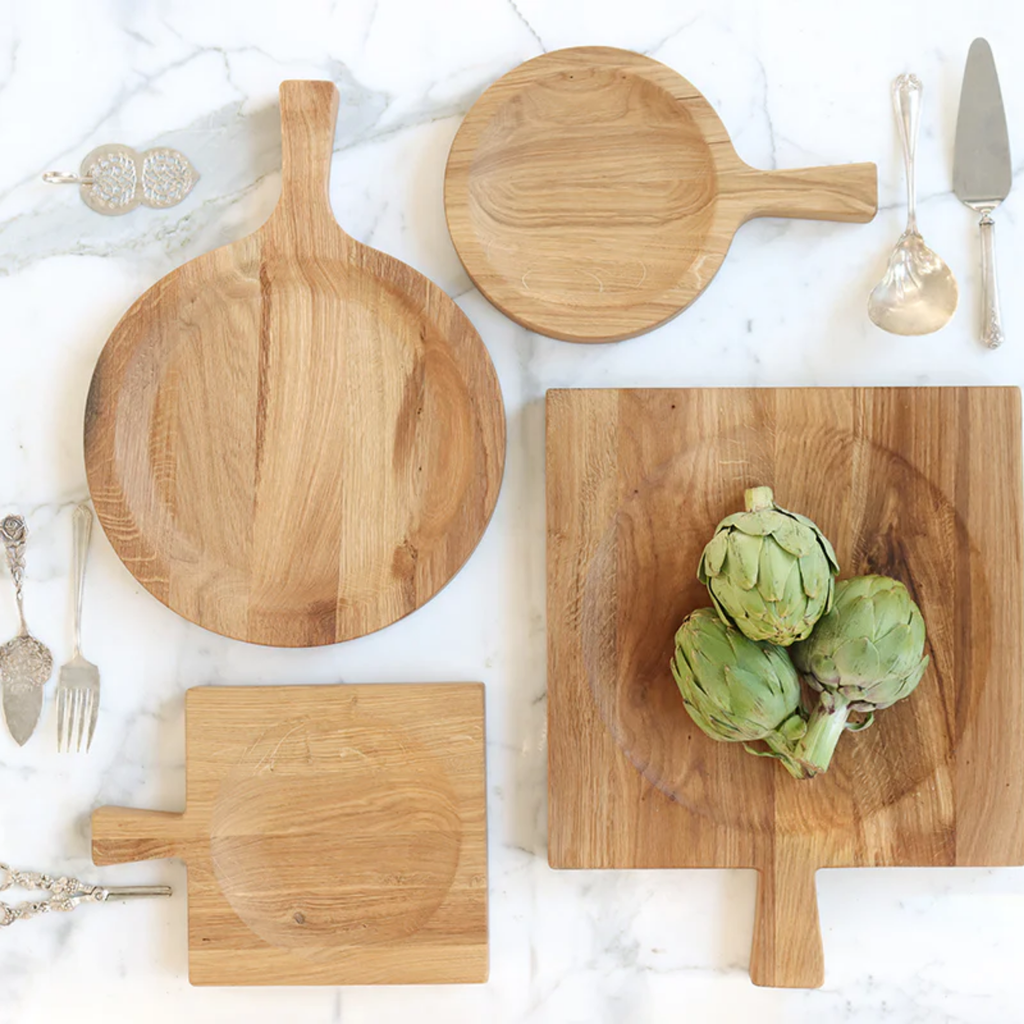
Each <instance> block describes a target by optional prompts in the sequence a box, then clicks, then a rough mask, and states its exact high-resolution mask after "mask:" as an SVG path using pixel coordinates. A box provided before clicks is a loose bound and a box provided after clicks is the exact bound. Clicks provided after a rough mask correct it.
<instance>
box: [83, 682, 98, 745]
mask: <svg viewBox="0 0 1024 1024" xmlns="http://www.w3.org/2000/svg"><path fill="white" fill-rule="evenodd" d="M89 697H90V701H89V709H90V710H89V736H88V738H87V739H86V741H85V752H86V753H87V754H88V753H89V748H90V747H91V746H92V734H93V733H94V732H95V731H96V719H97V718H98V717H99V713H100V695H99V692H98V691H97V690H90V691H89Z"/></svg>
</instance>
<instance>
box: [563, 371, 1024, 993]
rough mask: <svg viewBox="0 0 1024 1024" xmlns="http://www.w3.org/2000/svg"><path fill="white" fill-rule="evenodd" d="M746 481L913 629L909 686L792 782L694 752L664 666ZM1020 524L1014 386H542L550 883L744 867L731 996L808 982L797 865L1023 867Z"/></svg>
mask: <svg viewBox="0 0 1024 1024" xmlns="http://www.w3.org/2000/svg"><path fill="white" fill-rule="evenodd" d="M757 484H767V485H769V486H771V487H773V488H774V490H775V496H776V501H777V502H778V503H779V505H781V506H783V507H785V508H790V509H793V510H795V511H798V512H801V513H803V514H805V515H808V516H810V517H811V518H812V519H813V520H814V521H815V522H817V523H818V525H819V526H820V527H821V528H822V530H823V531H824V532H825V534H826V535H827V536H828V537H829V538H830V539H831V540H832V542H833V544H834V545H835V547H836V551H837V553H838V556H839V561H840V564H841V566H842V573H841V576H842V577H847V576H856V575H861V574H865V573H869V572H877V573H883V574H886V575H890V576H895V577H897V578H898V579H900V580H902V581H903V582H904V583H905V584H906V585H907V586H908V587H909V588H910V590H911V592H912V594H913V595H914V597H915V599H916V600H917V602H918V604H919V605H920V607H921V610H922V613H923V615H924V619H925V623H926V625H927V628H928V653H929V654H930V655H931V665H930V667H929V669H928V671H927V673H926V675H925V676H924V678H923V680H922V681H921V684H920V686H919V687H918V689H917V691H915V693H914V694H913V695H912V696H911V697H910V698H908V699H907V700H905V701H903V702H901V703H900V704H898V705H896V706H894V707H893V708H890V709H888V710H886V711H883V712H881V713H880V714H879V715H878V720H877V722H876V724H875V725H874V726H873V727H872V728H871V729H868V730H867V731H865V732H863V733H860V734H857V735H854V734H848V735H847V736H844V738H843V740H842V742H841V743H840V745H839V748H838V751H837V754H836V757H835V760H834V762H833V766H832V768H831V769H830V771H829V772H828V774H827V775H824V776H821V777H819V778H817V779H814V780H811V781H797V780H795V779H792V778H791V777H790V776H788V775H787V774H786V773H785V771H784V770H783V769H782V768H781V767H780V766H779V765H777V764H776V763H774V762H773V761H771V760H770V759H767V758H755V757H751V756H749V755H748V754H746V753H745V752H744V751H743V749H742V747H741V746H740V745H737V744H728V743H716V742H714V741H712V740H710V739H709V738H708V737H706V736H705V735H704V734H703V733H702V732H700V731H699V730H698V729H697V727H696V726H695V725H694V724H693V723H692V722H691V721H690V719H689V717H688V715H687V713H686V711H685V710H684V708H683V704H682V701H681V699H680V697H679V693H678V690H677V688H676V685H675V683H674V681H673V679H672V676H671V674H670V672H669V660H670V657H671V655H672V651H673V635H674V632H675V630H676V628H677V627H678V625H679V623H680V622H681V621H682V619H683V618H684V617H685V615H686V614H688V613H689V612H690V611H692V610H693V609H694V608H697V607H703V606H707V605H709V604H710V600H709V599H708V595H707V593H706V591H705V590H704V588H703V587H702V586H701V585H700V584H699V583H698V581H697V579H696V569H697V563H698V559H699V557H700V553H701V551H702V549H703V546H704V544H705V543H706V542H707V541H708V540H709V539H710V538H711V536H712V534H713V532H714V529H715V526H716V524H717V523H718V522H719V521H720V520H721V519H722V518H723V517H725V516H726V515H728V514H730V513H732V512H735V511H738V510H740V509H741V508H742V507H743V492H744V489H745V488H747V487H751V486H754V485H757ZM1022 513H1024V510H1022V475H1021V399H1020V391H1019V390H1018V389H1017V388H959V387H958V388H829V389H824V388H800V389H794V388H782V389H768V388H763V389H679V390H557V391H549V392H548V396H547V542H548V550H547V558H548V742H549V755H548V756H549V775H548V796H549V816H548V829H549V831H548V844H549V845H548V856H549V860H550V863H551V865H552V866H553V867H556V868H666V867H741V868H756V869H757V870H758V871H759V872H760V882H759V887H758V888H759V891H758V903H757V910H756V915H755V929H754V943H753V949H752V954H751V976H752V978H753V980H754V981H755V982H756V983H758V984H763V985H781V986H797V987H812V986H816V985H820V984H821V983H822V980H823V972H824V966H823V956H822V947H821V935H820V929H819V925H818V916H817V901H816V897H815V885H814V872H815V871H816V869H817V868H821V867H845V866H862V865H864V866H882V865H925V866H930V865H1000V864H1020V863H1022V862H1024V685H1022V684H1024V671H1022V632H1024V610H1022V587H1024V578H1022V543H1024V542H1022Z"/></svg>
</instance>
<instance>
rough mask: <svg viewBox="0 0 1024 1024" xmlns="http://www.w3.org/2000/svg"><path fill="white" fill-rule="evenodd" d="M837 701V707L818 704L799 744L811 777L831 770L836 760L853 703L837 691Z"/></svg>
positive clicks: (800, 752)
mask: <svg viewBox="0 0 1024 1024" xmlns="http://www.w3.org/2000/svg"><path fill="white" fill-rule="evenodd" d="M833 700H834V701H835V706H834V707H832V708H827V707H825V705H824V704H822V703H821V702H819V703H818V706H817V707H816V708H815V709H814V711H813V712H812V713H811V719H810V721H809V722H808V723H807V732H806V733H804V735H803V737H802V738H801V739H800V741H799V743H797V745H796V746H797V749H796V757H797V760H798V761H799V762H800V763H801V764H802V765H803V766H804V768H805V769H806V771H807V772H808V775H809V776H811V775H818V774H819V773H821V772H826V771H828V766H829V765H830V764H831V763H832V754H833V753H834V752H835V749H836V744H837V743H838V742H839V737H840V736H842V735H843V730H844V729H845V728H846V720H847V718H849V716H850V704H849V702H848V701H847V700H845V699H844V698H843V697H841V696H840V695H839V694H834V695H833Z"/></svg>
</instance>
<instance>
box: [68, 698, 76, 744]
mask: <svg viewBox="0 0 1024 1024" xmlns="http://www.w3.org/2000/svg"><path fill="white" fill-rule="evenodd" d="M77 720H78V690H71V691H70V692H69V693H68V753H69V754H70V753H71V752H72V751H73V750H74V749H75V722H76V721H77Z"/></svg>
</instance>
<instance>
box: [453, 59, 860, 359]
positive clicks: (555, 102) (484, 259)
mask: <svg viewBox="0 0 1024 1024" xmlns="http://www.w3.org/2000/svg"><path fill="white" fill-rule="evenodd" d="M876 179H877V173H876V169H875V165H874V164H851V165H848V166H844V167H815V168H811V169H807V170H784V171H758V170H754V169H753V168H752V167H749V166H748V165H747V164H745V163H744V162H743V161H742V160H741V159H740V158H739V157H738V156H737V155H736V151H735V150H734V149H733V146H732V143H731V142H730V141H729V136H728V134H727V133H726V130H725V127H724V126H723V125H722V122H721V121H720V120H719V118H718V115H717V114H716V113H715V111H714V110H713V109H712V107H711V105H710V104H709V103H708V102H707V100H706V99H704V97H703V96H702V95H701V94H700V93H699V92H698V91H697V90H696V89H695V88H694V87H693V86H692V85H691V84H690V83H689V82H688V81H686V79H685V78H682V77H681V76H680V75H678V74H677V73H676V72H675V71H673V70H672V69H671V68H669V67H666V66H665V65H664V64H660V63H659V62H658V61H656V60H652V59H651V58H650V57H645V56H643V55H641V54H638V53H632V52H630V51H628V50H617V49H612V48H609V47H601V46H583V47H575V48H572V49H567V50H558V51H555V52H554V53H548V54H544V55H543V56H540V57H535V58H534V59H533V60H529V61H527V62H526V63H525V64H521V65H520V66H519V67H517V68H516V69H515V70H513V71H511V72H509V73H508V74H507V75H505V76H504V77H503V78H501V79H499V80H498V81H497V82H495V83H494V85H492V86H491V87H490V88H489V89H488V90H487V91H486V92H485V93H484V94H483V96H481V97H480V99H479V100H478V101H477V102H476V103H475V104H474V106H473V107H472V109H471V110H470V111H469V113H468V114H467V115H466V119H465V120H464V121H463V123H462V126H461V127H460V128H459V131H458V133H457V134H456V136H455V140H454V141H453V143H452V148H451V152H450V154H449V157H448V167H447V171H446V173H445V192H444V197H445V209H446V211H447V216H448V228H449V231H450V232H451V236H452V241H453V242H454V243H455V248H456V249H457V250H458V253H459V258H460V259H461V260H462V263H463V265H464V266H465V268H466V271H467V272H468V273H469V275H470V277H471V278H472V279H473V282H474V283H475V284H476V285H477V287H478V288H479V289H480V291H481V292H483V294H484V295H485V296H486V297H487V298H488V299H489V300H490V301H491V302H492V303H493V304H494V305H495V306H497V307H498V309H500V310H501V311H502V312H503V313H505V314H506V315H507V316H509V317H511V318H512V319H513V320H515V321H517V322H518V323H520V324H522V325H523V326H525V327H527V328H529V329H530V330H532V331H538V332H540V333H541V334H547V335H550V336H551V337H553V338H562V339H563V340H565V341H580V342H595V341H618V340H621V339H622V338H629V337H632V336H633V335H636V334H641V333H643V332H644V331H649V330H651V329H652V328H654V327H657V326H658V325H659V324H662V323H664V322H665V321H666V320H669V319H671V318H672V317H674V316H675V315H676V314H677V313H679V312H681V311H682V310H683V309H685V308H686V307H687V306H688V305H689V304H690V303H691V302H693V300H694V299H696V298H697V296H698V295H700V293H701V292H702V291H703V290H704V288H705V287H706V286H707V284H708V283H709V282H710V281H711V278H712V277H714V275H715V273H716V272H717V270H718V268H719V266H720V265H721V263H722V260H723V259H724V258H725V254H726V252H727V250H728V248H729V245H730V243H731V241H732V237H733V235H734V234H735V232H736V230H737V229H738V228H739V227H740V225H741V224H743V223H744V222H745V221H747V220H749V219H750V218H751V217H803V218H811V219H818V220H837V221H858V222H864V221H869V220H871V218H872V217H874V215H875V210H876V208H877V180H876Z"/></svg>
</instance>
